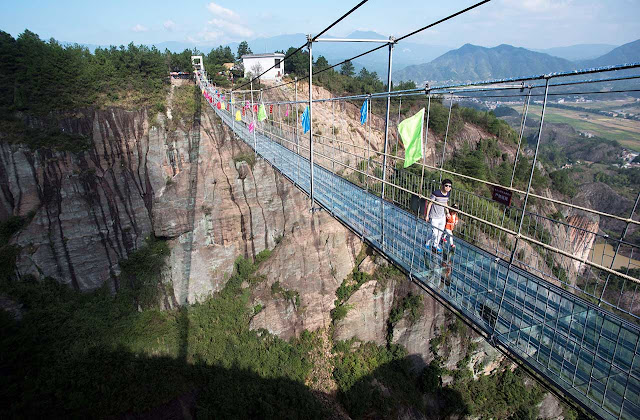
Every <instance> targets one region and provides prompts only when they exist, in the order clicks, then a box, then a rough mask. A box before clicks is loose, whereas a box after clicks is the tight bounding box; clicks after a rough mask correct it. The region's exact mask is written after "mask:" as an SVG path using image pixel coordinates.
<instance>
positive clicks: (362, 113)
mask: <svg viewBox="0 0 640 420" xmlns="http://www.w3.org/2000/svg"><path fill="white" fill-rule="evenodd" d="M368 102H369V100H368V99H366V100H365V101H364V102H363V103H362V108H360V125H364V123H366V122H367V103H368Z"/></svg>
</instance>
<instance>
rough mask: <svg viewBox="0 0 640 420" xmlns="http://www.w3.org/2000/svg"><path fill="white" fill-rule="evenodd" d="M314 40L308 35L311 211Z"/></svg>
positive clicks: (311, 197) (311, 183) (310, 192)
mask: <svg viewBox="0 0 640 420" xmlns="http://www.w3.org/2000/svg"><path fill="white" fill-rule="evenodd" d="M312 47H313V40H312V38H311V35H307V48H308V49H309V127H310V128H309V174H310V177H309V196H310V199H311V211H312V212H313V203H314V201H313V113H312V110H313V51H312Z"/></svg>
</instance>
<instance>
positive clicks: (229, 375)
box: [0, 239, 324, 419]
mask: <svg viewBox="0 0 640 420" xmlns="http://www.w3.org/2000/svg"><path fill="white" fill-rule="evenodd" d="M166 250H167V247H166V243H164V242H162V241H159V240H157V239H154V240H150V241H149V243H148V244H147V246H146V247H145V248H143V249H141V250H139V251H137V252H136V253H134V254H133V255H132V257H131V258H129V260H128V261H127V262H126V263H125V267H126V268H125V269H124V271H125V272H126V276H127V277H125V278H126V279H127V280H126V281H125V282H124V283H126V282H127V281H129V280H132V281H133V282H134V285H137V284H139V282H141V284H142V285H143V287H142V288H144V286H145V285H148V284H154V283H155V284H158V283H159V281H160V279H159V277H157V276H158V274H159V273H158V267H155V266H153V265H154V264H158V266H160V265H161V264H162V262H161V260H162V259H163V258H164V255H165V252H166ZM235 268H236V269H235V271H234V273H233V275H232V276H231V278H230V279H229V280H228V281H227V283H226V285H225V286H224V288H223V289H222V290H221V291H220V292H218V293H216V294H214V295H213V296H211V297H210V298H209V299H206V300H205V301H203V302H201V303H199V304H195V305H190V306H186V307H183V308H181V309H180V310H177V311H166V312H163V311H159V310H156V309H148V310H143V311H142V312H138V311H137V310H136V308H134V306H133V305H132V304H131V294H132V293H131V292H132V290H133V291H134V292H137V291H139V290H140V289H137V288H135V287H134V288H130V287H124V283H123V287H122V288H121V291H120V292H118V293H116V294H115V295H112V294H111V292H110V291H109V289H108V287H106V286H105V287H103V288H101V289H99V290H97V291H94V292H91V293H80V292H76V291H74V290H72V289H71V288H69V287H66V286H64V285H61V284H59V283H57V282H55V281H53V280H44V281H41V282H35V281H28V282H15V283H13V284H12V286H13V287H12V288H11V289H8V288H4V290H3V293H6V294H8V295H9V296H12V297H13V298H14V299H16V300H17V301H19V302H21V303H23V304H24V309H25V315H24V318H23V320H22V321H21V322H20V323H19V324H18V323H17V322H15V321H13V320H12V319H11V318H9V317H8V316H5V314H4V312H3V311H0V329H1V330H2V332H3V333H2V334H1V335H0V372H2V375H0V388H1V389H3V391H4V395H3V397H5V398H6V399H7V400H8V401H11V404H4V405H2V406H0V417H1V418H34V417H41V416H42V415H43V414H46V416H48V417H74V418H87V417H105V416H106V417H109V416H121V415H125V413H126V415H129V414H130V413H147V415H148V417H155V416H159V415H160V414H166V413H167V412H171V411H172V410H174V409H175V410H178V412H182V409H183V405H182V404H183V403H184V401H187V404H188V401H189V399H190V398H191V399H193V398H196V402H195V403H192V404H191V405H190V407H188V408H190V410H191V411H192V412H193V411H195V413H194V414H196V415H197V416H198V417H201V418H211V417H215V418H256V417H261V418H273V419H276V418H278V419H279V418H305V419H306V418H322V417H323V416H324V411H323V408H322V407H321V406H320V405H319V404H318V402H317V400H316V399H315V398H314V397H313V395H312V394H311V392H309V390H308V389H307V388H306V387H305V386H304V380H305V378H306V377H307V376H308V374H309V372H310V370H311V363H310V362H309V360H308V353H309V351H310V347H311V346H313V343H312V342H311V338H310V336H311V335H310V334H302V335H301V337H300V338H299V339H292V340H291V341H289V342H287V341H284V340H281V339H279V338H277V337H275V336H273V335H271V334H269V333H268V332H267V331H265V330H258V331H252V330H250V329H249V321H250V319H251V317H252V315H253V314H254V312H255V309H254V307H253V306H252V305H250V304H249V295H250V290H249V289H248V288H243V287H242V284H243V283H245V282H246V281H247V280H248V279H249V278H250V277H251V276H253V275H254V272H255V269H256V266H255V265H254V264H253V263H252V262H251V261H247V260H245V259H244V258H238V259H237V260H236V264H235ZM128 276H133V277H135V278H133V279H131V278H130V277H128ZM136 287H137V286H136ZM196 394H197V397H195V395H196ZM179 396H182V398H186V400H183V401H182V402H177V401H173V402H172V400H174V399H175V398H176V397H179ZM189 396H190V397H189ZM238 396H242V400H241V402H240V403H239V402H238V401H239V400H238ZM163 404H168V405H163ZM154 408H155V411H153V410H154ZM149 410H152V411H149Z"/></svg>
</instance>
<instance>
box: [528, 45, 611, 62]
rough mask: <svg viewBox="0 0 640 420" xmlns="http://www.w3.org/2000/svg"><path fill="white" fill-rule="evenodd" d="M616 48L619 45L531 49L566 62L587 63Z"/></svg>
mask: <svg viewBox="0 0 640 420" xmlns="http://www.w3.org/2000/svg"><path fill="white" fill-rule="evenodd" d="M616 47H617V45H609V44H578V45H571V46H568V47H555V48H547V49H544V50H541V49H535V48H530V50H531V51H535V52H539V53H543V54H549V55H552V56H554V57H560V58H564V59H565V60H570V61H585V60H593V59H594V58H598V57H600V56H603V55H605V54H606V53H608V52H609V51H611V50H613V49H614V48H616Z"/></svg>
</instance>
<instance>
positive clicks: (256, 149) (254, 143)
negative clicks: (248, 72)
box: [250, 78, 258, 158]
mask: <svg viewBox="0 0 640 420" xmlns="http://www.w3.org/2000/svg"><path fill="white" fill-rule="evenodd" d="M250 85H251V121H252V122H253V152H254V153H255V156H256V158H257V157H258V144H257V140H256V114H255V112H253V107H254V102H253V78H251V84H250Z"/></svg>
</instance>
